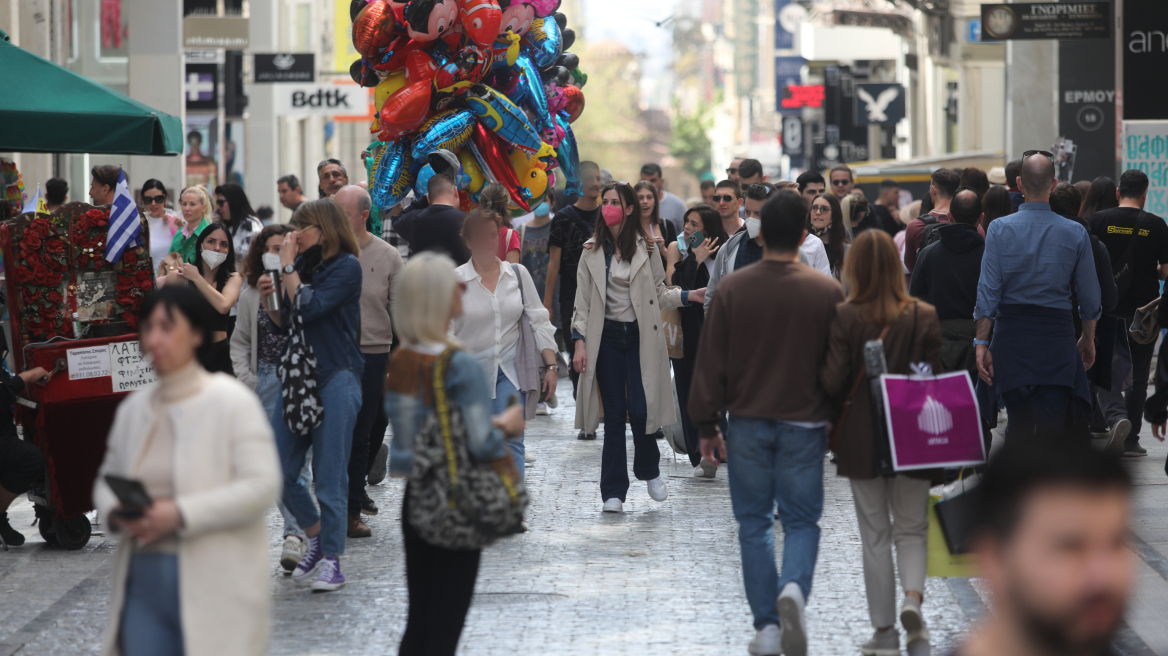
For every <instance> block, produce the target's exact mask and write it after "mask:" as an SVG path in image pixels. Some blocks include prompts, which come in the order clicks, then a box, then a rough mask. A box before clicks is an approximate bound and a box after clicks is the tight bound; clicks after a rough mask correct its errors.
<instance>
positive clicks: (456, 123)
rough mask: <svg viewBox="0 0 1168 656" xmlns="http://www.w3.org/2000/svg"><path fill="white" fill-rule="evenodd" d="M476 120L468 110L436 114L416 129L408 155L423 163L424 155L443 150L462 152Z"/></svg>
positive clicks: (451, 110) (453, 110) (473, 114)
mask: <svg viewBox="0 0 1168 656" xmlns="http://www.w3.org/2000/svg"><path fill="white" fill-rule="evenodd" d="M476 121H478V118H477V117H476V116H475V113H474V112H472V111H470V110H469V109H450V110H447V111H445V112H442V113H441V114H438V115H436V116H434V117H432V118H430V120H428V121H426V122H425V123H423V124H422V127H420V128H418V137H417V141H415V142H414V146H413V149H412V150H411V151H410V154H411V155H413V158H414V160H421V161H422V162H425V158H426V155H429V154H430V153H432V152H434V151H435V150H438V149H439V148H445V149H446V150H449V151H450V152H452V153H457V152H458V151H460V150H462V147H463V146H465V145H466V142H468V141H470V133H471V130H473V129H474V126H475V122H476Z"/></svg>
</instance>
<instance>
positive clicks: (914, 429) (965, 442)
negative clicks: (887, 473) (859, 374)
mask: <svg viewBox="0 0 1168 656" xmlns="http://www.w3.org/2000/svg"><path fill="white" fill-rule="evenodd" d="M880 387H881V389H882V391H883V393H884V407H885V409H886V412H885V416H886V417H887V421H888V439H889V442H890V444H891V447H892V449H891V450H892V468H893V469H895V470H897V471H906V470H910V469H932V468H936V467H962V466H968V465H980V464H982V463H984V462H985V460H986V453H985V442H983V441H982V433H981V421H980V420H979V416H980V415H978V408H977V395H976V394H974V391H973V384H972V383H971V382H970V380H969V376H968V375H967V374H966V373H965V372H964V371H955V372H952V373H947V374H940V375H938V376H903V375H894V374H885V375H883V376H881V377H880Z"/></svg>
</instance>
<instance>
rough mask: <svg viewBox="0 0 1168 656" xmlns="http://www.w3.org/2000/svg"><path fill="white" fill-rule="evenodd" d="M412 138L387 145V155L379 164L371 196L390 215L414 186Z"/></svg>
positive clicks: (405, 138) (404, 138)
mask: <svg viewBox="0 0 1168 656" xmlns="http://www.w3.org/2000/svg"><path fill="white" fill-rule="evenodd" d="M412 159H413V157H412V156H411V155H410V138H409V137H402V138H401V139H398V140H397V141H390V142H387V143H386V146H385V154H383V155H382V156H381V160H380V161H378V162H377V170H376V171H375V172H374V175H373V185H372V187H371V188H370V190H369V191H370V192H371V193H370V196H372V197H373V204H374V205H376V206H377V207H379V208H381V211H382V212H385V213H387V214H388V212H389V210H390V208H392V207H393V206H394V205H397V204H398V203H399V202H401V199H403V198H405V197H406V194H407V193H409V191H410V187H411V186H412V184H413V175H411V174H410V162H411V160H412Z"/></svg>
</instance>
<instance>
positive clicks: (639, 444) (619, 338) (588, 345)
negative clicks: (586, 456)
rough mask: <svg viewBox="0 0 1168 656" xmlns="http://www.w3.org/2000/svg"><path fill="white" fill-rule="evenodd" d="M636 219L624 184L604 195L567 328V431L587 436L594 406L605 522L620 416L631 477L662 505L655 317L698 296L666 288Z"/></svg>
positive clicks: (669, 418) (665, 376)
mask: <svg viewBox="0 0 1168 656" xmlns="http://www.w3.org/2000/svg"><path fill="white" fill-rule="evenodd" d="M637 210H638V206H637V197H636V195H635V194H634V193H633V189H632V187H630V186H629V185H628V184H627V183H623V182H610V183H608V184H607V185H605V187H604V189H603V190H602V191H601V202H600V218H599V219H598V220H597V222H596V229H595V232H594V233H593V236H592V239H590V240H588V242H586V243H585V250H584V254H583V256H582V257H581V258H580V266H579V269H578V271H577V286H576V306H575V307H576V312H575V315H574V316H573V318H572V339H573V341H574V342H575V347H574V349H575V355H574V356H573V358H572V366H573V367H575V369H576V371H577V372H579V373H580V385H579V388H578V389H579V396H578V398H577V399H576V428H577V429H583V430H584V432H585V433H586V434H587V433H595V432H596V426H597V424H599V417H600V403H599V402H600V400H603V401H604V448H603V452H602V455H601V463H600V496H601V499H603V500H604V507H603V510H604V512H621V511H622V510H623V504H624V501H625V495H626V494H627V493H628V490H629V474H628V455H627V453H626V450H625V416H626V414H627V416H628V418H629V423H630V424H631V425H632V429H633V449H634V453H633V475H634V476H636V477H637V480H642V481H648V488H649V496H650V497H652V498H653V499H654V500H655V501H664V500H665V499H666V498H667V497H668V496H669V490H668V488H667V487H666V485H665V481H663V480H661V472H660V467H659V464H660V460H661V452H660V451H659V450H658V448H657V441H656V440H655V439H654V438H653V433H654V432H656V431H657V429H658V428H660V427H661V426H662V425H664V424H671V423H673V422H674V419H675V417H674V414H673V388H672V386H671V381H670V378H669V354H668V352H667V351H666V348H665V335H664V333H663V332H662V330H661V311H662V310H672V309H674V308H677V307H680V306H682V305H685V304H688V303H690V302H693V303H701V302H703V300H704V294H705V289H699V290H694V291H691V292H683V291H680V290H677V289H672V290H671V289H667V288H666V287H665V283H664V280H665V269H664V267H663V266H662V264H661V258H660V257H659V256H657V254H656V252H654V251H653V250H651V249H652V246H651V245H650V242H649V241H648V239H647V238H646V235H645V232H644V228H643V227H642V225H641V219H640V216H639V212H638V211H637ZM598 394H599V397H598Z"/></svg>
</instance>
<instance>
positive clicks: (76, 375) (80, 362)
mask: <svg viewBox="0 0 1168 656" xmlns="http://www.w3.org/2000/svg"><path fill="white" fill-rule="evenodd" d="M65 359H66V361H67V363H68V365H69V380H85V379H86V378H101V377H103V376H108V375H110V352H109V347H108V346H90V347H88V348H75V349H69V350H67V351H65Z"/></svg>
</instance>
